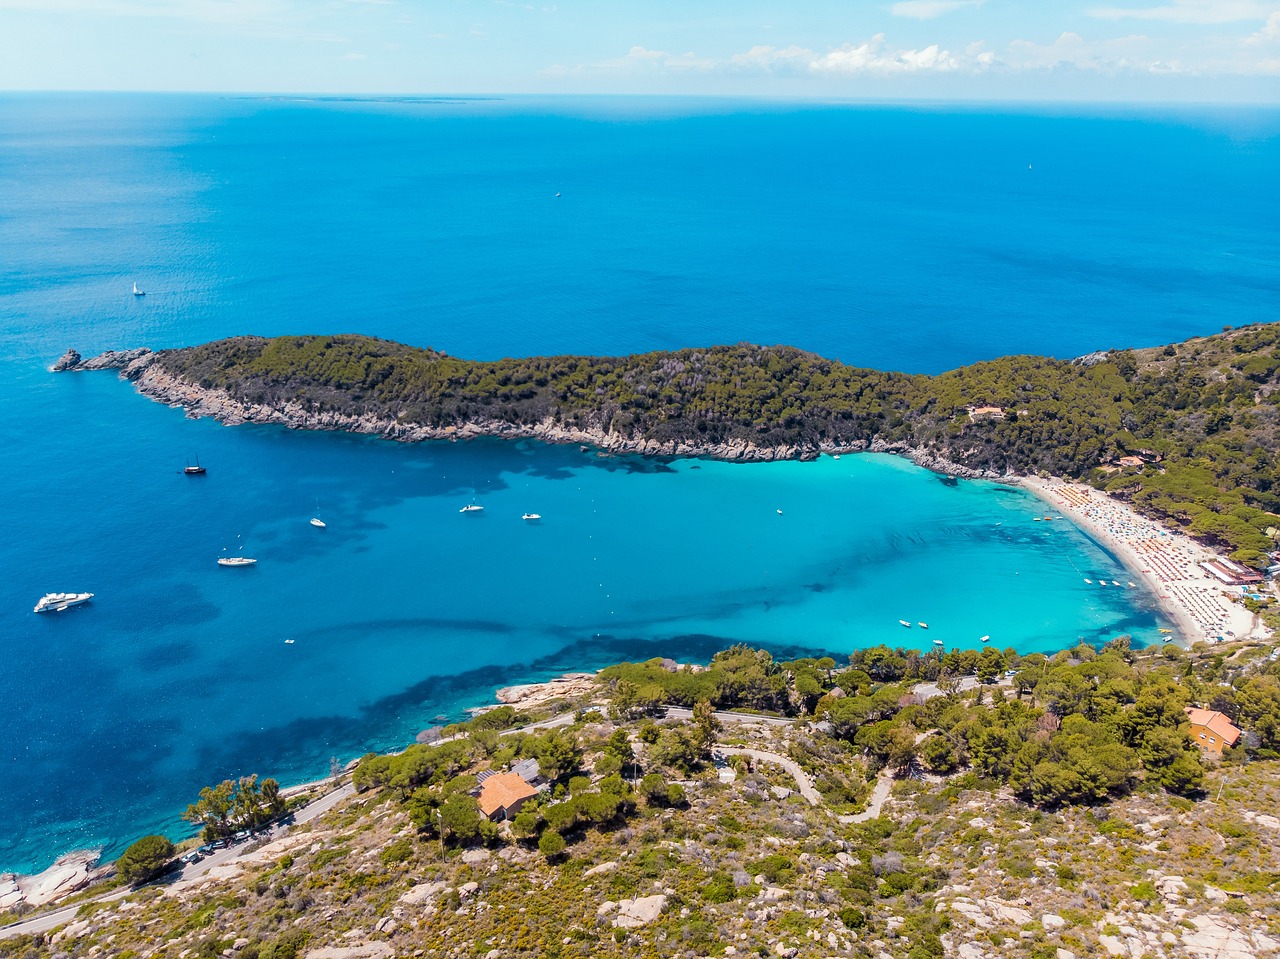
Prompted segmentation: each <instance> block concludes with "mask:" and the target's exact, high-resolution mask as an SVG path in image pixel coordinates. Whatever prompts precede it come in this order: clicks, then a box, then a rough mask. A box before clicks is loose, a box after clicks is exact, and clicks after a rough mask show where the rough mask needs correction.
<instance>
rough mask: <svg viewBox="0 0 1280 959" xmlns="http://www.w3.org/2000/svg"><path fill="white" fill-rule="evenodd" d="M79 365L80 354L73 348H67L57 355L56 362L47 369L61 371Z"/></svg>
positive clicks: (53, 371)
mask: <svg viewBox="0 0 1280 959" xmlns="http://www.w3.org/2000/svg"><path fill="white" fill-rule="evenodd" d="M79 365H80V354H79V353H77V352H76V351H75V350H67V352H65V353H63V354H62V355H61V356H60V357H58V362H56V363H54V364H53V366H51V367H49V371H50V372H52V373H61V372H62V371H63V370H74V369H75V368H76V367H77V366H79Z"/></svg>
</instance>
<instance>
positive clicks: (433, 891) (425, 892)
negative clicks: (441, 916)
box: [400, 882, 444, 906]
mask: <svg viewBox="0 0 1280 959" xmlns="http://www.w3.org/2000/svg"><path fill="white" fill-rule="evenodd" d="M443 891H444V883H442V882H420V883H418V885H416V886H414V887H413V888H412V889H410V890H409V891H408V892H406V893H405V894H404V895H402V896H401V897H400V901H401V902H403V903H404V904H405V905H407V906H416V905H419V904H424V905H430V904H431V903H432V902H433V901H434V900H435V898H436V896H438V895H440V893H441V892H443Z"/></svg>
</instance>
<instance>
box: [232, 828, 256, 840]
mask: <svg viewBox="0 0 1280 959" xmlns="http://www.w3.org/2000/svg"><path fill="white" fill-rule="evenodd" d="M252 835H253V833H252V832H251V831H249V830H248V829H241V830H240V831H239V832H238V833H236V834H235V835H234V836H232V837H231V840H232V842H244V841H245V840H246V839H248V838H249V837H250V836H252Z"/></svg>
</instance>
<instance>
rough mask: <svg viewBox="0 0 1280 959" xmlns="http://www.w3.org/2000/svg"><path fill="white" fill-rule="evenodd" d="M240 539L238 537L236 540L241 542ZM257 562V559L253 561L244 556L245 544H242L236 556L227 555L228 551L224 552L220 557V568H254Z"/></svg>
mask: <svg viewBox="0 0 1280 959" xmlns="http://www.w3.org/2000/svg"><path fill="white" fill-rule="evenodd" d="M239 539H240V537H239V536H237V537H236V540H237V541H239ZM257 562H258V561H257V560H256V559H251V558H250V557H248V556H245V555H244V544H243V543H241V544H240V547H239V549H238V550H237V551H236V555H234V556H229V555H227V551H226V550H225V549H224V550H223V551H222V555H221V556H219V557H218V565H219V566H254V565H256V564H257Z"/></svg>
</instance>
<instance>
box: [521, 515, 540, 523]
mask: <svg viewBox="0 0 1280 959" xmlns="http://www.w3.org/2000/svg"><path fill="white" fill-rule="evenodd" d="M520 518H521V519H523V520H529V521H530V522H537V521H538V520H540V519H542V514H541V513H522V514H521V516H520Z"/></svg>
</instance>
